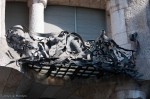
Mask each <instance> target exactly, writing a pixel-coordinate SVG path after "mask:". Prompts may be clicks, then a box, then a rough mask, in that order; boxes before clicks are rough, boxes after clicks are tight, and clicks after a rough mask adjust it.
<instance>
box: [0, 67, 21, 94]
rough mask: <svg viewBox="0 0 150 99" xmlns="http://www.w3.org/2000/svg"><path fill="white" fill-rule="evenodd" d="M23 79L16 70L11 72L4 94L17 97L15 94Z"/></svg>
mask: <svg viewBox="0 0 150 99" xmlns="http://www.w3.org/2000/svg"><path fill="white" fill-rule="evenodd" d="M21 79H22V74H21V73H20V72H18V71H16V70H14V69H12V70H11V73H10V74H9V77H8V79H7V82H6V85H5V88H4V90H3V94H5V95H15V92H16V90H17V88H18V86H19V84H20V81H21Z"/></svg>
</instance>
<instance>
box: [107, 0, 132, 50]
mask: <svg viewBox="0 0 150 99" xmlns="http://www.w3.org/2000/svg"><path fill="white" fill-rule="evenodd" d="M127 7H128V4H127V0H110V1H108V3H107V10H108V11H109V13H110V20H111V30H112V31H111V32H112V38H113V39H114V40H115V41H116V42H117V44H118V45H120V46H122V47H124V48H129V49H130V48H131V44H130V43H129V41H128V35H127V31H126V24H125V15H124V9H125V8H127Z"/></svg>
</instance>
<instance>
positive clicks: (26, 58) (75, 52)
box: [6, 26, 139, 79]
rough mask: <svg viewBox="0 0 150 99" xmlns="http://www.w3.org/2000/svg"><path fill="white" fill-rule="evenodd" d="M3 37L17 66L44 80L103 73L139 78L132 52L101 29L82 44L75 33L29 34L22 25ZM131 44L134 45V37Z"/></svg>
mask: <svg viewBox="0 0 150 99" xmlns="http://www.w3.org/2000/svg"><path fill="white" fill-rule="evenodd" d="M33 35H35V36H36V37H38V38H34V37H35V36H33ZM136 35H137V34H133V35H131V37H133V36H134V37H135V36H136ZM6 38H7V42H8V45H9V46H10V47H11V48H13V49H14V50H15V51H17V53H18V54H20V59H18V60H17V61H16V62H17V63H18V64H19V66H22V67H28V68H31V69H33V70H35V71H37V72H39V73H43V75H45V76H47V77H48V76H54V77H70V78H71V79H73V78H74V77H84V78H88V77H91V76H93V77H98V78H99V77H100V76H104V75H107V74H111V75H113V74H125V75H128V76H131V77H133V78H136V79H137V78H138V77H139V73H138V72H137V70H135V52H136V51H134V50H128V49H125V48H122V47H120V46H119V45H117V44H116V43H115V41H114V40H112V39H110V38H108V37H107V36H106V35H105V31H104V30H103V31H102V33H101V34H100V35H99V37H98V38H97V39H96V40H88V41H86V42H85V41H83V39H82V38H81V36H80V35H79V34H77V33H69V32H67V31H62V32H61V33H60V34H59V35H58V36H55V35H53V34H52V33H48V34H40V33H32V35H30V33H28V32H25V28H24V27H23V26H14V27H12V28H10V29H9V30H8V31H7V33H6ZM131 39H132V38H131ZM133 41H136V42H137V40H136V38H134V40H133ZM43 70H44V72H43Z"/></svg>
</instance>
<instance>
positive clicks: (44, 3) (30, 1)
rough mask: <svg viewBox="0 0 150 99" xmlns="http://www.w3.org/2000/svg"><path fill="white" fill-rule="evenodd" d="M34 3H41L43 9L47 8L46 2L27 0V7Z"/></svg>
mask: <svg viewBox="0 0 150 99" xmlns="http://www.w3.org/2000/svg"><path fill="white" fill-rule="evenodd" d="M34 3H42V4H43V5H44V8H46V6H47V0H28V7H31V6H32V4H34Z"/></svg>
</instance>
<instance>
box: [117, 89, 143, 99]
mask: <svg viewBox="0 0 150 99" xmlns="http://www.w3.org/2000/svg"><path fill="white" fill-rule="evenodd" d="M116 99H146V95H145V93H144V92H143V91H140V90H124V91H119V92H117V97H116Z"/></svg>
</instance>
